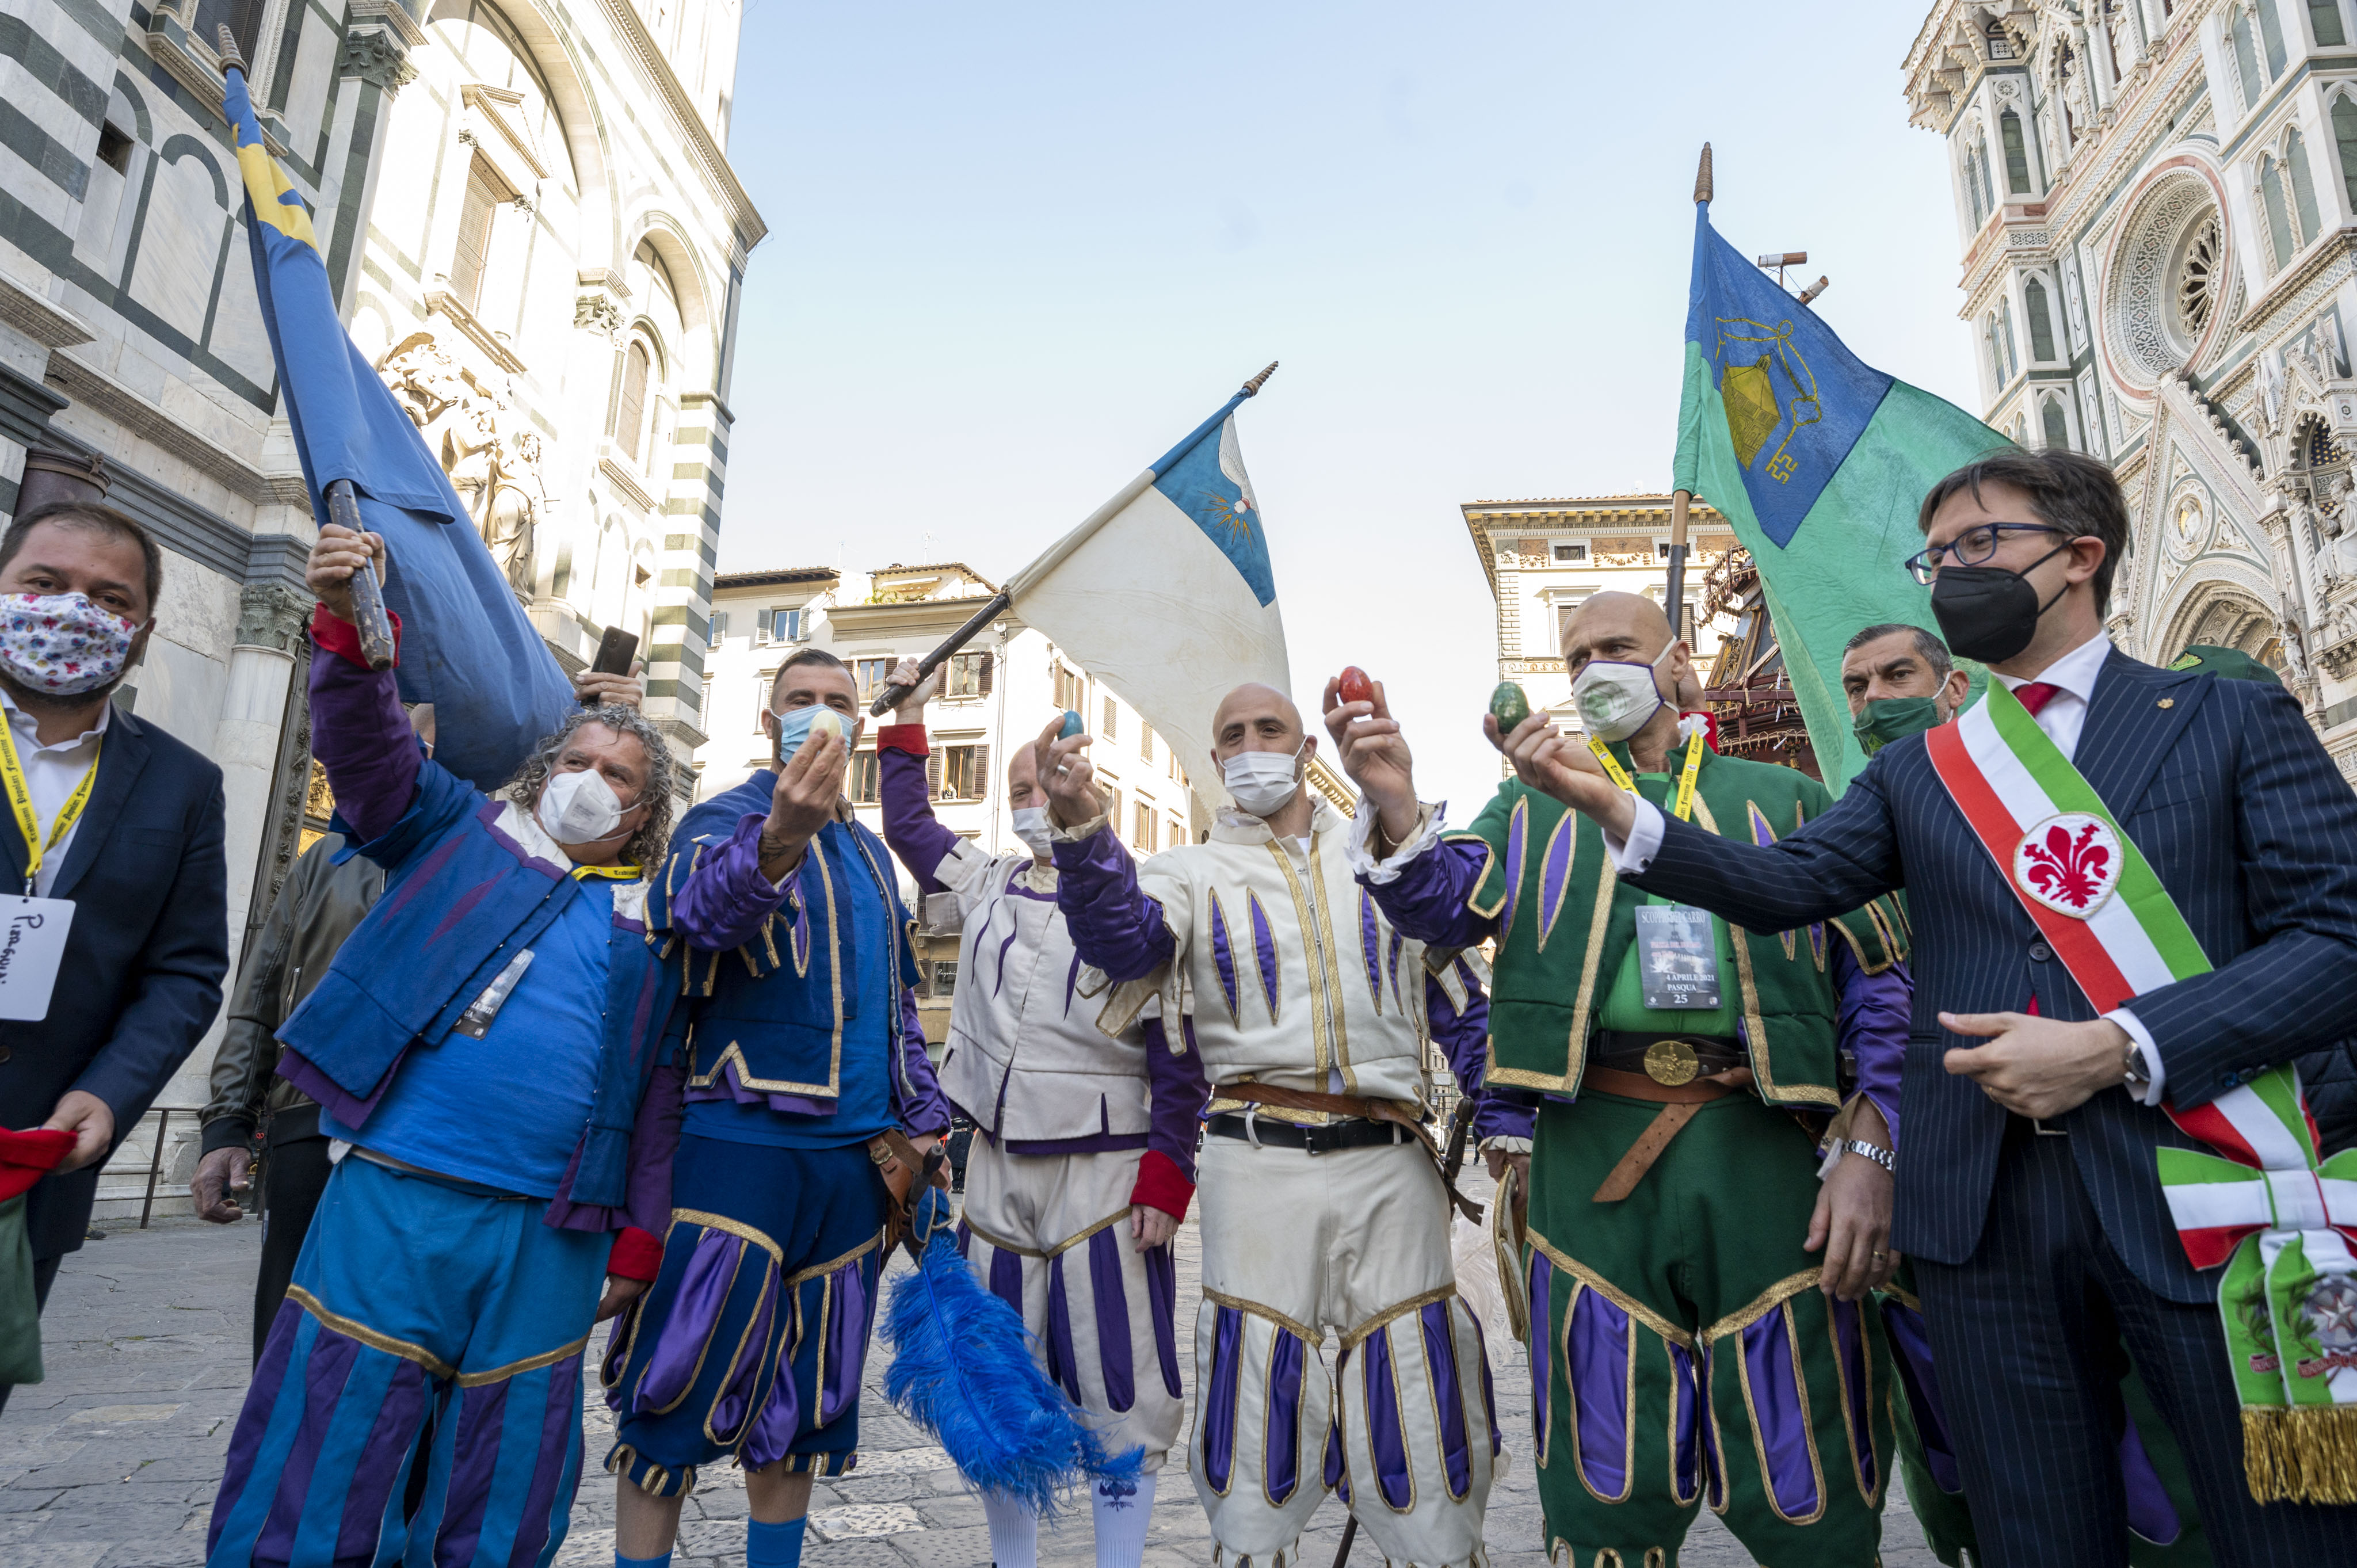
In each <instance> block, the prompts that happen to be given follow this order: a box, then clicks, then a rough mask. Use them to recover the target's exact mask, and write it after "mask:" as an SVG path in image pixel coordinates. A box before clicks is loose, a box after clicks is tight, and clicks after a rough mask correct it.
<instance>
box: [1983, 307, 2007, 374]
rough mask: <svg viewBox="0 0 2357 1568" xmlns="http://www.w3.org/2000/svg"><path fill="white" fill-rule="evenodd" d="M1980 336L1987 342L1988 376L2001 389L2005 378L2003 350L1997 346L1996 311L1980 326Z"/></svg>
mask: <svg viewBox="0 0 2357 1568" xmlns="http://www.w3.org/2000/svg"><path fill="white" fill-rule="evenodd" d="M1981 336H1982V338H1986V340H1987V342H1988V351H1989V375H1990V376H1991V377H1992V378H1994V379H1995V381H1996V384H1997V385H1998V386H2000V387H2001V386H2003V385H2005V383H2006V381H2007V376H2006V373H2005V350H2004V349H2001V348H1999V347H1998V346H1997V338H1996V311H1994V310H1992V311H1990V312H1989V315H1988V319H1987V320H1986V321H1985V322H1983V323H1982V324H1981Z"/></svg>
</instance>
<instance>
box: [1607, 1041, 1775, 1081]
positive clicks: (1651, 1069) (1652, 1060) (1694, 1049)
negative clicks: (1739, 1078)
mask: <svg viewBox="0 0 2357 1568" xmlns="http://www.w3.org/2000/svg"><path fill="white" fill-rule="evenodd" d="M1587 1059H1588V1063H1589V1068H1590V1070H1593V1069H1596V1068H1598V1067H1604V1068H1610V1069H1615V1070H1616V1071H1620V1072H1624V1073H1642V1074H1644V1075H1645V1076H1646V1077H1647V1078H1650V1079H1652V1080H1653V1081H1654V1082H1655V1083H1661V1084H1668V1085H1670V1086H1672V1087H1675V1086H1676V1085H1678V1084H1682V1083H1691V1082H1693V1081H1694V1080H1695V1079H1698V1078H1708V1077H1710V1076H1711V1075H1712V1074H1713V1073H1720V1072H1725V1071H1726V1070H1727V1069H1729V1068H1735V1067H1742V1066H1744V1065H1746V1064H1747V1063H1749V1061H1750V1059H1751V1058H1750V1055H1749V1053H1748V1052H1746V1051H1745V1050H1744V1048H1743V1042H1742V1041H1741V1040H1738V1039H1733V1038H1730V1037H1728V1036H1724V1035H1662V1034H1652V1033H1650V1032H1641V1031H1633V1030H1628V1029H1598V1030H1597V1031H1596V1035H1595V1037H1594V1039H1593V1040H1592V1041H1591V1042H1590V1044H1589V1046H1588V1051H1587ZM1612 1092H1615V1093H1618V1092H1619V1091H1618V1090H1614V1091H1612Z"/></svg>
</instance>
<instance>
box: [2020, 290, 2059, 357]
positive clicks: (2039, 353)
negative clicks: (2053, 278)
mask: <svg viewBox="0 0 2357 1568" xmlns="http://www.w3.org/2000/svg"><path fill="white" fill-rule="evenodd" d="M2021 306H2022V309H2023V311H2024V312H2025V313H2026V314H2027V315H2028V316H2029V357H2030V358H2031V359H2033V360H2051V359H2053V358H2054V318H2053V317H2051V316H2050V315H2049V314H2048V313H2047V306H2046V285H2044V284H2042V283H2040V282H2039V281H2038V280H2037V279H2036V278H2031V279H2030V280H2029V282H2028V283H2025V284H2023V285H2021Z"/></svg>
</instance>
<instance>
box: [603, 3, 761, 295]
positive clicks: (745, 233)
mask: <svg viewBox="0 0 2357 1568" xmlns="http://www.w3.org/2000/svg"><path fill="white" fill-rule="evenodd" d="M604 5H605V8H606V17H607V19H608V21H610V22H611V23H613V25H614V31H615V32H616V33H617V34H619V35H620V37H621V38H622V40H623V41H624V42H625V43H627V44H629V45H630V49H631V52H632V53H634V54H635V55H636V56H637V57H638V61H639V68H640V70H644V71H645V72H646V73H647V80H648V81H651V82H653V83H654V86H655V91H656V92H657V93H658V94H659V95H660V96H661V97H662V101H663V106H664V107H665V108H667V109H669V110H670V111H671V116H672V120H673V123H674V124H675V125H676V126H677V128H678V130H679V133H680V135H681V137H682V139H683V140H684V141H685V143H686V144H687V151H688V156H691V157H692V158H694V160H695V164H696V166H697V167H698V168H700V169H702V170H703V171H704V177H705V179H707V180H709V181H711V183H712V188H713V190H714V192H715V193H716V195H718V197H719V198H720V204H721V206H722V207H723V208H724V209H726V211H727V214H728V221H729V223H730V224H731V225H732V226H733V227H734V228H735V230H736V231H737V239H738V242H739V243H741V244H742V245H743V246H744V248H745V249H746V250H748V251H749V250H751V249H752V248H753V247H754V246H756V245H758V244H759V243H760V242H761V241H762V239H763V238H764V237H765V236H766V235H767V234H768V233H769V232H770V226H769V224H768V223H767V222H766V221H765V220H763V219H762V217H761V215H760V213H759V212H758V211H757V210H755V209H754V207H753V199H752V198H751V197H749V196H748V195H746V194H745V187H744V186H743V185H742V184H741V183H739V182H738V180H737V171H736V170H735V169H733V168H731V167H730V166H729V164H728V155H727V153H726V152H725V151H724V150H723V149H722V148H721V145H720V143H719V142H718V141H717V140H716V139H715V137H714V136H713V134H712V132H711V129H710V128H709V127H708V126H706V125H705V123H704V117H703V116H702V115H700V114H698V113H696V112H695V101H694V99H692V98H690V97H689V96H688V95H687V89H686V88H684V87H683V86H681V85H680V81H679V73H678V72H677V71H674V70H672V68H671V61H669V60H668V59H664V58H663V52H662V49H661V48H659V47H657V45H656V43H655V40H654V35H653V34H651V33H650V32H648V31H647V25H646V22H645V21H644V20H643V19H642V18H640V16H639V13H638V9H637V7H635V6H633V5H631V4H630V0H604Z"/></svg>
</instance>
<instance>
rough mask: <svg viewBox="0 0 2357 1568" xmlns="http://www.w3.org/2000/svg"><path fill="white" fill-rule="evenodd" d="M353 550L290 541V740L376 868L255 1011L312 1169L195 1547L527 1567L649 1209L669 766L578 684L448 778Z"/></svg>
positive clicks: (658, 1167)
mask: <svg viewBox="0 0 2357 1568" xmlns="http://www.w3.org/2000/svg"><path fill="white" fill-rule="evenodd" d="M382 548H383V544H382V540H380V539H379V538H377V536H375V535H373V534H370V535H366V536H361V535H358V534H354V533H352V532H349V531H347V530H345V529H342V528H339V527H337V526H335V525H333V524H329V525H328V526H327V527H325V528H323V529H322V530H321V531H320V537H319V542H318V543H317V544H316V545H315V546H314V547H313V548H312V552H311V560H310V567H309V581H310V585H311V588H312V590H313V592H315V593H316V594H317V595H318V596H319V606H318V608H317V611H316V612H315V613H314V615H313V617H312V623H311V637H312V641H313V645H314V646H313V651H312V657H311V714H312V747H313V750H314V753H315V754H316V755H317V757H318V758H319V760H320V762H321V764H322V765H323V766H324V767H325V768H326V769H327V773H328V783H329V784H330V785H331V786H333V788H334V789H335V795H336V802H337V817H338V824H337V825H338V828H339V831H340V832H342V833H343V834H344V836H345V839H346V840H347V842H348V843H350V844H351V846H352V847H353V848H354V849H355V850H357V851H358V853H360V854H363V855H366V856H368V857H369V858H370V859H371V860H373V861H375V862H376V863H377V864H378V865H382V867H383V868H384V871H385V875H386V884H385V891H384V893H383V895H382V897H380V898H379V899H378V901H377V903H376V905H375V907H374V908H372V909H371V910H370V912H369V915H368V918H366V919H365V920H363V921H362V922H361V925H360V927H359V928H358V929H356V930H355V931H354V932H353V933H352V935H351V937H350V940H348V941H346V942H345V944H344V945H343V947H342V949H341V950H339V952H338V953H337V955H336V959H335V961H334V963H333V965H332V966H331V967H330V968H329V969H328V972H327V973H326V974H325V975H324V976H323V977H321V978H320V980H319V981H318V983H317V985H316V987H315V988H314V989H313V990H312V992H311V993H310V994H309V995H308V996H307V998H306V999H305V1001H304V1003H303V1004H302V1005H301V1006H300V1007H298V1008H297V1009H296V1012H295V1014H294V1015H293V1016H292V1017H290V1018H289V1019H288V1020H287V1021H286V1023H285V1026H283V1027H282V1028H281V1029H280V1030H279V1036H280V1038H281V1039H282V1040H283V1041H284V1042H285V1047H286V1048H285V1054H284V1055H283V1057H282V1058H280V1061H279V1069H278V1070H279V1072H280V1073H281V1075H283V1076H284V1077H285V1078H287V1079H291V1080H293V1082H294V1083H295V1084H296V1086H297V1087H298V1088H300V1089H302V1090H304V1092H306V1093H307V1094H308V1095H310V1096H311V1097H312V1098H313V1099H314V1100H316V1101H318V1104H319V1120H320V1128H321V1130H322V1131H323V1132H325V1133H327V1134H328V1137H329V1138H331V1139H332V1140H334V1144H333V1151H334V1152H333V1155H332V1157H334V1158H335V1160H336V1162H337V1163H336V1166H335V1171H334V1174H333V1175H332V1176H329V1178H328V1186H327V1190H326V1192H325V1193H324V1194H323V1195H322V1197H321V1198H320V1200H319V1205H318V1208H317V1214H316V1216H315V1218H314V1219H313V1222H312V1227H311V1231H310V1234H309V1236H308V1238H307V1240H306V1241H305V1243H304V1247H303V1251H302V1255H301V1257H300V1258H299V1259H298V1260H297V1262H296V1266H295V1277H294V1283H293V1284H292V1285H291V1286H290V1287H289V1288H288V1290H287V1292H286V1300H285V1305H284V1306H282V1307H281V1308H280V1309H279V1313H278V1316H277V1319H276V1321H275V1322H274V1324H273V1325H272V1326H271V1330H270V1335H269V1337H268V1339H267V1341H266V1342H265V1344H264V1348H263V1352H262V1357H261V1359H260V1362H259V1364H258V1365H257V1366H256V1367H255V1369H254V1375H253V1384H252V1386H251V1388H250V1389H249V1391H248V1392H247V1395H246V1401H245V1407H244V1409H243V1411H242V1412H241V1413H240V1415H239V1417H238V1423H237V1429H236V1432H235V1434H234V1435H233V1436H232V1437H231V1443H230V1453H229V1464H228V1470H227V1474H226V1475H225V1476H224V1477H223V1478H222V1481H221V1494H220V1497H219V1498H218V1499H217V1501H216V1502H215V1505H214V1508H213V1514H212V1523H211V1531H210V1539H209V1541H208V1550H209V1561H210V1563H213V1564H215V1565H216V1568H228V1565H231V1564H239V1565H242V1564H248V1563H255V1564H259V1563H296V1562H300V1563H320V1562H326V1561H328V1560H330V1559H333V1560H334V1561H337V1562H348V1561H349V1562H371V1561H374V1562H381V1563H384V1562H395V1561H400V1560H402V1559H403V1558H404V1556H406V1557H408V1558H409V1559H410V1560H413V1561H425V1560H428V1559H430V1560H432V1561H434V1562H437V1563H438V1562H445V1561H448V1562H467V1563H475V1564H478V1565H479V1568H494V1565H497V1568H507V1565H519V1568H520V1565H522V1564H526V1563H532V1564H540V1565H545V1564H547V1563H549V1562H551V1561H552V1560H553V1559H554V1557H555V1555H556V1552H557V1550H558V1548H559V1547H560V1546H561V1545H562V1544H563V1543H564V1540H565V1522H566V1519H567V1517H568V1515H569V1514H570V1512H571V1510H572V1506H573V1496H574V1492H575V1490H576V1487H577V1486H578V1483H579V1479H580V1474H581V1365H582V1357H583V1353H584V1351H585V1349H586V1348H587V1343H588V1337H589V1333H590V1327H591V1325H592V1323H593V1322H594V1321H595V1320H597V1319H598V1318H602V1317H608V1316H613V1315H614V1314H615V1313H617V1312H619V1311H620V1310H621V1308H622V1306H623V1305H625V1304H626V1303H628V1302H629V1301H630V1300H631V1299H632V1298H633V1297H634V1296H636V1295H637V1294H640V1292H642V1291H643V1290H645V1289H646V1282H647V1281H649V1280H651V1278H652V1277H653V1275H654V1264H655V1262H656V1261H657V1260H658V1259H659V1258H660V1256H661V1248H660V1245H659V1244H658V1243H657V1242H656V1240H655V1239H654V1232H656V1231H659V1230H661V1229H662V1227H663V1226H664V1225H665V1224H666V1223H667V1222H668V1220H669V1218H670V1209H671V1157H672V1153H673V1146H674V1144H676V1142H677V1137H678V1115H679V1081H678V1075H677V1074H676V1073H675V1072H673V1071H671V1070H669V1069H659V1068H658V1062H659V1060H660V1059H662V1058H665V1056H666V1054H667V1053H666V1052H665V1050H664V1041H665V1034H666V1030H667V1028H668V1026H669V1023H670V1020H671V1015H672V1010H673V1001H674V998H675V996H676V994H677V989H678V988H677V985H676V983H675V982H673V981H672V980H670V979H668V978H667V977H666V975H665V972H664V970H663V967H662V961H660V960H659V959H658V958H657V956H656V955H655V953H654V952H653V951H652V950H651V949H650V948H649V947H648V944H647V941H646V883H645V881H644V879H643V878H642V877H641V875H640V866H641V865H645V864H647V863H649V862H650V861H651V860H652V859H653V858H654V857H656V856H659V855H660V854H662V849H663V844H664V841H665V839H666V838H667V837H668V834H669V829H670V825H671V812H672V800H673V791H674V789H675V788H676V786H677V783H678V770H677V766H676V764H675V763H674V761H673V757H672V755H671V752H670V750H669V748H668V747H667V746H665V745H664V743H663V739H662V734H661V733H660V732H659V731H657V730H656V729H655V728H654V727H653V726H652V725H650V724H648V723H647V721H646V720H645V719H644V718H642V717H641V716H640V714H638V713H637V712H636V711H635V710H633V709H630V708H627V707H620V706H613V705H605V706H598V707H594V708H589V707H585V708H583V709H581V710H580V711H578V712H577V713H576V714H572V715H571V716H570V717H569V718H568V719H567V720H566V722H565V725H563V727H562V728H560V729H559V730H558V732H557V733H556V734H554V735H553V736H547V737H545V738H544V739H543V740H542V741H541V742H540V743H539V744H538V745H537V746H535V747H534V748H533V751H532V754H531V755H530V757H528V758H527V759H526V761H525V763H524V765H523V767H522V770H521V771H520V772H519V774H518V775H517V777H516V779H514V780H513V781H512V782H511V784H510V785H509V786H508V787H507V788H506V789H504V790H503V791H502V792H501V795H500V798H497V799H486V798H485V797H484V796H483V795H481V794H480V793H479V792H478V791H477V790H475V789H473V788H471V787H470V786H468V784H466V783H464V782H463V781H461V780H460V779H457V777H455V776H454V775H452V774H450V773H449V772H447V770H445V769H444V768H442V767H441V766H440V765H438V764H437V763H436V762H435V761H433V760H432V758H431V757H427V756H426V755H425V753H424V750H423V748H422V747H421V746H419V744H418V742H417V739H416V737H415V736H414V735H412V733H411V731H410V727H409V722H408V720H407V719H406V717H404V714H403V713H402V709H401V703H400V700H399V696H398V693H396V691H395V689H394V680H393V671H390V670H386V671H371V670H370V669H369V668H368V666H367V663H366V661H365V660H363V659H362V657H361V652H360V645H359V638H358V634H357V632H356V631H355V629H354V628H353V626H352V624H351V588H350V584H351V577H352V575H353V573H354V572H355V571H356V570H364V569H367V567H368V564H369V562H370V560H371V556H372V555H380V556H381V554H382ZM395 630H396V632H398V630H399V623H398V622H396V623H395ZM601 1280H602V1281H603V1282H604V1290H603V1296H602V1299H601V1296H600V1281H601ZM429 1418H430V1419H429ZM428 1433H430V1436H429V1435H426V1434H428ZM418 1466H424V1475H425V1480H424V1485H423V1487H422V1489H421V1491H420V1497H419V1499H418V1501H417V1506H416V1507H415V1509H414V1512H409V1511H408V1510H405V1509H404V1497H405V1495H406V1494H407V1493H408V1491H409V1490H410V1489H411V1488H410V1487H409V1482H410V1480H411V1477H412V1475H413V1472H414V1470H416V1468H417V1467H418Z"/></svg>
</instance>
